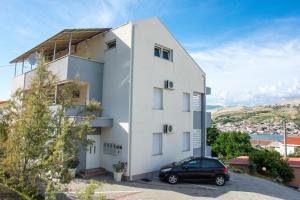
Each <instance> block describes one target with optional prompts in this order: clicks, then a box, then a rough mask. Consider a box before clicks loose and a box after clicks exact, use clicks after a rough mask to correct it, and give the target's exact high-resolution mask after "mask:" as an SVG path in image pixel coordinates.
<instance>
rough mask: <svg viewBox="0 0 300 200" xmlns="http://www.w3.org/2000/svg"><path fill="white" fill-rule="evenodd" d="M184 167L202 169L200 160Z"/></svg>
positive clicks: (192, 161)
mask: <svg viewBox="0 0 300 200" xmlns="http://www.w3.org/2000/svg"><path fill="white" fill-rule="evenodd" d="M184 166H185V167H187V168H200V167H201V162H200V160H191V161H190V162H188V163H186V164H185V165H184Z"/></svg>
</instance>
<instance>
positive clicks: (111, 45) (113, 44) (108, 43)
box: [106, 40, 117, 49]
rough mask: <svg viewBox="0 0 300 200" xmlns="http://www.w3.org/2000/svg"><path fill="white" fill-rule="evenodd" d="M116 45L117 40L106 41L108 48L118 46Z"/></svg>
mask: <svg viewBox="0 0 300 200" xmlns="http://www.w3.org/2000/svg"><path fill="white" fill-rule="evenodd" d="M116 46H117V42H116V40H112V41H109V42H107V43H106V48H107V49H113V48H116Z"/></svg>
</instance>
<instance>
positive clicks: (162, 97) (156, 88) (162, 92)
mask: <svg viewBox="0 0 300 200" xmlns="http://www.w3.org/2000/svg"><path fill="white" fill-rule="evenodd" d="M155 90H159V91H160V92H161V95H160V108H157V107H156V104H155V103H156V101H155V99H156V98H155V94H156V93H155ZM152 98H153V99H152V109H153V110H163V109H164V91H163V89H162V88H159V87H153V97H152Z"/></svg>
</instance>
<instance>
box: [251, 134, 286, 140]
mask: <svg viewBox="0 0 300 200" xmlns="http://www.w3.org/2000/svg"><path fill="white" fill-rule="evenodd" d="M250 137H251V139H253V140H274V141H281V140H283V135H256V134H250Z"/></svg>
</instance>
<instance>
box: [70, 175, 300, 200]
mask: <svg viewBox="0 0 300 200" xmlns="http://www.w3.org/2000/svg"><path fill="white" fill-rule="evenodd" d="M95 179H96V180H100V181H105V183H103V184H102V186H101V187H99V188H98V189H97V190H96V194H100V193H101V194H104V195H106V196H107V197H108V199H113V200H129V199H130V200H181V199H184V200H191V199H193V200H198V199H199V200H200V199H224V200H245V199H247V200H248V199H253V200H269V199H288V200H300V192H298V191H295V190H293V189H290V188H288V187H285V186H282V185H279V184H277V183H273V182H271V181H269V180H265V179H262V178H257V177H253V176H249V175H247V174H236V173H231V181H229V182H227V183H226V185H225V186H221V187H218V186H215V185H213V184H187V183H182V184H177V185H169V184H167V183H164V182H160V181H159V180H158V179H155V178H154V179H152V180H151V181H150V182H144V181H134V182H121V183H119V184H116V183H114V182H113V181H112V180H111V178H110V177H97V178H95ZM86 184H87V180H83V179H76V180H74V181H73V182H72V184H70V185H69V189H70V191H69V193H67V196H68V197H69V199H76V197H75V196H76V193H78V192H79V191H81V190H83V189H84V188H85V186H86Z"/></svg>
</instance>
